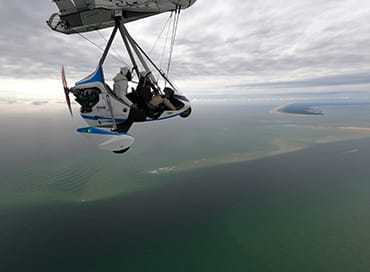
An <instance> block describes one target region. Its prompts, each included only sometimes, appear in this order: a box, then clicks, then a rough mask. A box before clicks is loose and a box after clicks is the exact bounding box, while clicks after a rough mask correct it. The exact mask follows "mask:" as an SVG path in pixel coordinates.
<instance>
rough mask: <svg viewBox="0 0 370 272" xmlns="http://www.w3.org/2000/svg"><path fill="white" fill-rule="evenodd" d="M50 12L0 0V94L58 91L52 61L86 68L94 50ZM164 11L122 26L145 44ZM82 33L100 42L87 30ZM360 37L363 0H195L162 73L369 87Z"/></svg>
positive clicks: (217, 82) (243, 86) (233, 88)
mask: <svg viewBox="0 0 370 272" xmlns="http://www.w3.org/2000/svg"><path fill="white" fill-rule="evenodd" d="M57 11H58V10H57V7H56V5H55V4H54V3H52V1H51V0H32V1H11V0H0V33H1V36H2V38H1V39H0V52H1V54H0V80H1V84H0V92H1V95H0V97H3V98H4V97H5V98H6V99H10V98H14V97H24V98H31V97H33V98H34V97H39V96H41V97H43V98H46V99H48V98H55V99H59V98H63V93H62V90H61V83H60V82H61V81H60V70H61V65H62V64H64V66H65V67H66V73H67V77H68V81H69V85H73V83H74V82H76V81H78V80H79V79H81V78H83V77H85V76H86V75H88V74H89V73H91V72H92V71H93V70H94V69H95V67H96V65H97V62H98V59H99V57H100V55H101V51H100V50H99V49H97V48H96V47H94V46H93V45H92V44H90V43H89V42H87V41H86V40H85V39H83V38H81V37H80V36H78V35H64V34H61V33H57V32H54V31H52V30H50V29H49V28H48V26H47V25H46V23H45V21H46V20H47V19H48V18H49V16H50V15H51V14H52V13H54V12H57ZM168 16H169V14H163V15H159V16H155V17H151V18H148V19H145V20H141V21H137V22H133V23H129V24H128V25H127V27H128V29H129V31H130V32H131V34H132V36H133V37H134V38H135V39H136V40H137V41H138V43H139V44H141V45H142V47H143V48H144V49H145V50H147V51H149V50H150V49H151V48H152V45H153V44H154V43H155V41H156V39H157V38H158V36H159V33H160V31H161V30H162V28H163V25H164V24H165V22H166V20H167V18H168ZM101 34H102V35H103V36H104V37H107V36H108V35H109V30H104V31H101ZM86 36H87V37H88V38H89V39H91V40H93V41H94V42H95V43H97V44H98V45H100V46H104V44H105V41H104V39H102V37H101V36H100V35H97V34H96V33H91V34H86ZM369 45H370V1H368V0H325V1H324V0H300V1H293V0H259V1H251V0H243V1H237V0H198V1H197V2H196V3H195V4H194V5H193V6H192V7H191V8H189V9H187V10H184V11H183V12H182V15H181V18H180V24H179V29H178V34H177V40H176V45H175V49H174V55H173V62H172V64H171V67H172V70H171V74H170V77H171V78H172V80H173V81H175V83H176V85H177V86H179V87H180V89H182V90H183V91H184V92H185V93H187V94H190V95H202V96H204V97H207V96H209V97H212V96H213V95H220V94H221V95H222V94H224V93H228V94H235V95H245V96H248V94H250V93H269V92H270V93H273V92H282V91H287V90H290V91H292V92H295V91H297V92H299V91H302V90H304V91H307V90H308V89H309V90H312V92H315V91H322V90H333V91H338V90H354V91H359V90H360V91H361V90H369V89H370V88H369V87H370V50H369ZM119 46H120V43H118V42H117V41H116V43H115V48H116V51H117V52H118V51H119V52H121V51H120V47H119ZM155 50H157V48H155ZM161 50H162V49H160V48H158V52H160V51H161ZM106 65H107V67H106V69H105V71H106V76H107V78H109V77H111V76H113V75H114V73H115V72H116V71H117V70H118V69H119V67H120V66H122V63H119V62H117V61H116V59H114V58H108V59H107V64H106Z"/></svg>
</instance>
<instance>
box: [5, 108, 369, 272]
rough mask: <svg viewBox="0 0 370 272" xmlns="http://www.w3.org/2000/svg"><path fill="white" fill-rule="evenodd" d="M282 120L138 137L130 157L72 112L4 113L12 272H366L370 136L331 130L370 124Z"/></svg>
mask: <svg viewBox="0 0 370 272" xmlns="http://www.w3.org/2000/svg"><path fill="white" fill-rule="evenodd" d="M276 106H277V105H248V106H238V107H232V108H217V111H215V109H214V108H213V107H199V109H198V110H197V108H195V111H194V115H193V116H192V118H191V119H189V120H182V119H179V120H177V121H168V122H163V123H162V122H160V123H157V124H154V123H153V124H150V125H148V126H135V127H134V129H133V131H132V134H133V135H134V136H135V138H136V143H135V145H134V146H133V148H132V149H131V150H130V151H129V152H128V153H127V154H125V155H124V156H122V155H120V156H118V155H114V154H110V153H104V152H102V151H98V150H96V149H95V147H94V146H93V145H92V144H90V143H89V142H87V141H85V139H83V138H80V137H79V135H77V134H75V133H74V128H75V126H78V125H79V124H80V121H79V120H78V119H77V120H76V119H73V121H72V122H70V120H69V119H68V118H69V117H68V113H67V112H66V111H64V108H61V107H60V110H59V107H58V106H55V105H52V106H50V105H46V106H45V105H44V106H37V107H36V106H30V109H29V116H28V118H23V119H20V118H18V117H19V116H20V114H17V113H16V112H10V110H7V111H5V113H6V114H5V115H4V116H6V117H7V118H5V119H2V120H1V125H2V127H6V126H8V127H9V129H8V130H5V131H4V132H3V133H2V134H1V136H0V137H1V143H2V144H1V147H2V157H1V161H2V164H1V172H2V179H1V181H0V188H1V190H0V269H1V271H26V270H27V271H28V270H31V271H128V270H129V271H368V267H369V266H370V264H369V261H368V260H369V259H370V258H369V257H370V235H369V233H368V230H369V229H370V220H369V218H370V217H369V216H368V215H369V214H370V202H369V201H370V200H369V199H370V198H369V196H370V183H369V180H370V173H369V171H368V162H369V157H370V140H369V139H370V135H369V132H366V131H352V130H348V131H346V130H336V129H334V128H331V129H327V128H322V127H325V126H335V125H340V126H350V125H353V124H355V125H356V126H361V127H365V125H366V117H367V115H368V114H369V110H368V109H367V108H366V107H354V106H353V105H352V106H351V107H350V108H346V107H339V108H338V107H337V108H333V107H331V108H330V109H326V108H323V111H324V116H313V117H303V118H299V117H297V116H290V115H283V114H272V113H270V111H271V109H273V108H274V107H276ZM51 108H53V110H54V111H55V112H56V113H55V115H53V116H50V115H47V116H46V115H45V112H48V111H50V109H51ZM347 112H351V115H348V114H346V113H347ZM356 112H360V113H361V118H356V115H355V113H356ZM23 116H24V115H23ZM82 125H83V124H82ZM45 128H47V129H45Z"/></svg>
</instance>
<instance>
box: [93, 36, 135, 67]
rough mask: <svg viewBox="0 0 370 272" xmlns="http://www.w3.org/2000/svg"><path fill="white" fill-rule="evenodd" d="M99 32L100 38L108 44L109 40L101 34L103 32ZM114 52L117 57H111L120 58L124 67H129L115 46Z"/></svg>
mask: <svg viewBox="0 0 370 272" xmlns="http://www.w3.org/2000/svg"><path fill="white" fill-rule="evenodd" d="M97 31H98V33H99V35H100V37H101V38H102V39H103V40H104V41H105V42H106V43H107V42H108V40H107V39H106V38H105V37H104V36H103V34H101V32H100V31H99V30H97ZM112 50H113V51H114V53H116V55H111V56H113V57H117V58H119V59H120V60H121V62H122V63H123V64H124V65H126V66H127V67H129V65H128V64H127V62H126V61H125V60H124V59H123V58H122V57H121V56H120V54H119V53H118V52H117V51H116V49H115V48H114V47H113V46H112Z"/></svg>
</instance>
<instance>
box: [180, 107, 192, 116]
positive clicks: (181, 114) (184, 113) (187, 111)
mask: <svg viewBox="0 0 370 272" xmlns="http://www.w3.org/2000/svg"><path fill="white" fill-rule="evenodd" d="M190 114H191V108H188V109H187V110H186V111H183V112H182V113H180V116H181V117H182V118H187V117H189V115H190Z"/></svg>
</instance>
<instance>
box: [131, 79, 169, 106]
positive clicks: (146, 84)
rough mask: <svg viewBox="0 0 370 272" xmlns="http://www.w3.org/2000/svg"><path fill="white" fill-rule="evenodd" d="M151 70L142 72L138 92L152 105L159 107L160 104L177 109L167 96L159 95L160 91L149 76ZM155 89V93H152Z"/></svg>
mask: <svg viewBox="0 0 370 272" xmlns="http://www.w3.org/2000/svg"><path fill="white" fill-rule="evenodd" d="M149 75H150V72H149V73H147V72H141V73H140V80H139V84H138V86H137V93H138V94H139V96H140V97H141V98H142V99H143V100H144V101H145V103H147V104H148V103H149V104H150V105H151V106H152V107H155V108H157V107H158V106H159V105H160V104H163V105H165V106H166V107H167V108H168V109H170V110H173V111H175V110H176V107H175V106H174V105H173V104H172V103H171V102H170V101H169V100H168V99H167V98H165V97H162V96H160V95H159V91H158V90H157V88H156V87H155V86H154V84H153V83H152V82H151V80H150V78H149ZM151 89H153V90H154V93H155V95H154V94H153V93H152V90H151Z"/></svg>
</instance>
